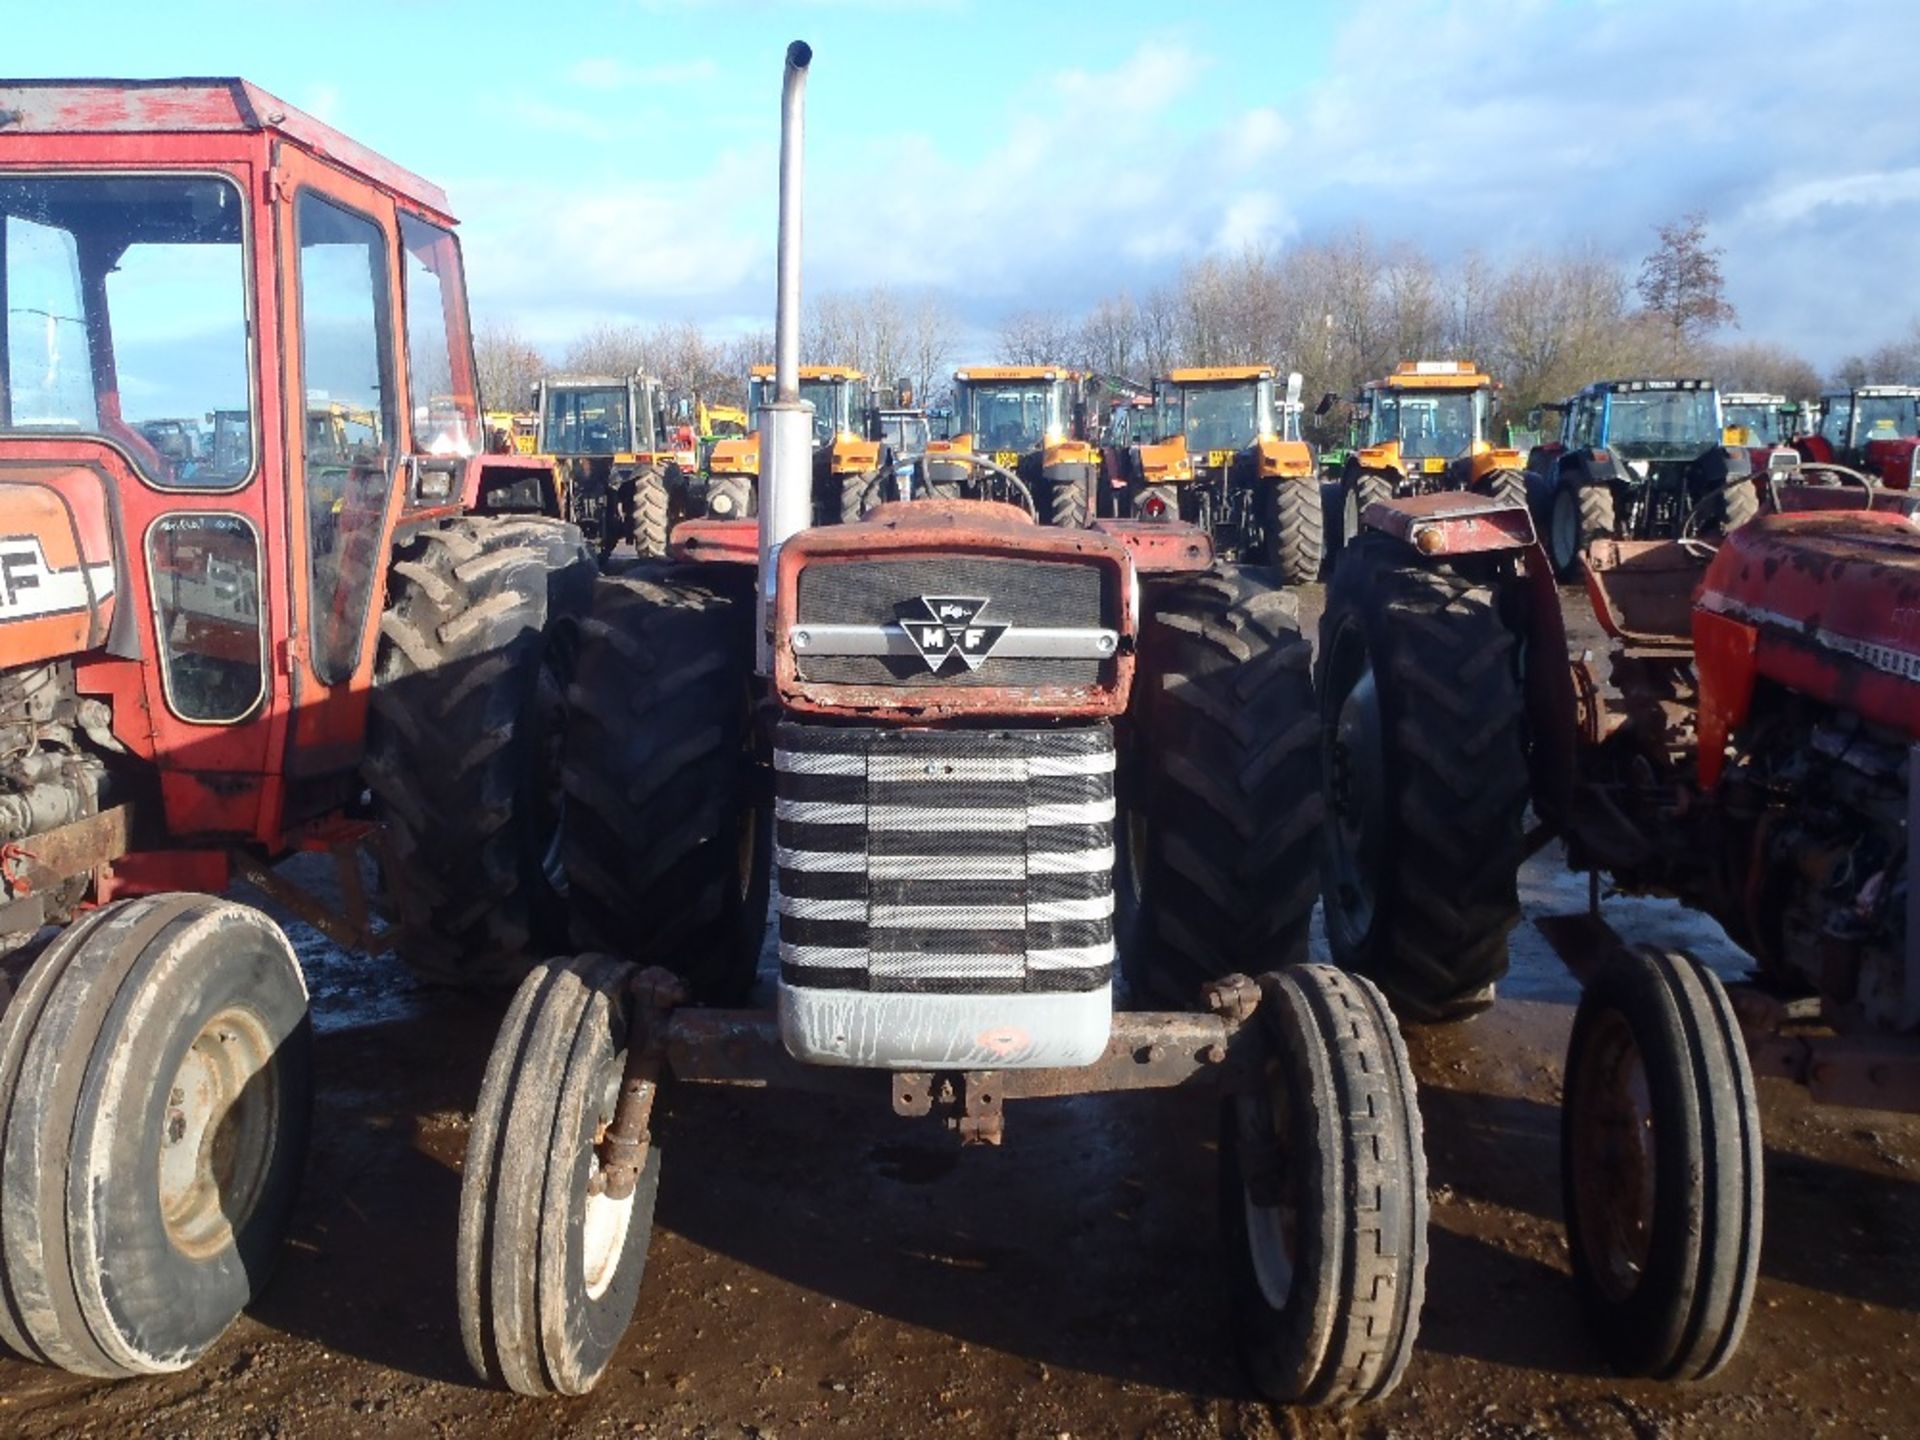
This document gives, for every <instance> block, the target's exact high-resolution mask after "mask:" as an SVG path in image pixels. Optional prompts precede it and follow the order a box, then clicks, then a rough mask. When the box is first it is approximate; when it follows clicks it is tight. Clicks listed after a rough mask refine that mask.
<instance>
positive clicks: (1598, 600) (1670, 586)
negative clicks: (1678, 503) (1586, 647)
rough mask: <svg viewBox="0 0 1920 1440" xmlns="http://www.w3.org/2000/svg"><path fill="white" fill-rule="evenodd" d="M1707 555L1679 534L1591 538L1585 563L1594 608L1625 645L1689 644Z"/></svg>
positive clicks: (1602, 622)
mask: <svg viewBox="0 0 1920 1440" xmlns="http://www.w3.org/2000/svg"><path fill="white" fill-rule="evenodd" d="M1708 558H1709V552H1708V551H1707V550H1706V549H1705V547H1703V546H1700V545H1697V544H1696V545H1693V546H1688V545H1684V544H1682V543H1681V542H1680V541H1678V540H1596V541H1595V542H1594V543H1593V545H1592V546H1591V547H1590V548H1589V549H1588V551H1587V556H1586V566H1585V574H1586V582H1587V598H1588V599H1589V600H1591V601H1592V602H1593V613H1594V615H1595V616H1596V617H1597V618H1598V619H1599V621H1600V624H1601V626H1602V627H1603V628H1604V629H1605V630H1606V632H1607V633H1608V634H1609V635H1611V636H1613V637H1614V638H1615V639H1616V640H1624V641H1626V642H1627V643H1628V644H1630V645H1646V646H1663V647H1672V646H1686V645H1689V644H1691V643H1692V642H1691V633H1692V632H1691V626H1692V617H1693V592H1694V590H1695V589H1696V588H1697V587H1698V586H1699V584H1700V577H1701V576H1702V575H1703V574H1705V573H1706V562H1707V560H1708Z"/></svg>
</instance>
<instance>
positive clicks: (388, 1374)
mask: <svg viewBox="0 0 1920 1440" xmlns="http://www.w3.org/2000/svg"><path fill="white" fill-rule="evenodd" d="M1315 598H1317V597H1312V596H1310V597H1309V600H1310V604H1311V600H1312V599H1315ZM1558 863H1559V862H1558V857H1557V856H1556V855H1555V854H1553V853H1552V852H1548V853H1545V854H1543V855H1541V856H1539V857H1536V859H1535V860H1534V861H1533V862H1532V863H1531V864H1530V865H1529V866H1528V868H1527V871H1526V873H1525V876H1524V877H1523V896H1524V899H1525V903H1526V907H1527V912H1528V914H1529V915H1530V916H1538V915H1543V914H1548V913H1553V912H1554V911H1556V910H1573V909H1579V908H1582V907H1583V906H1584V904H1585V901H1586V888H1585V882H1584V880H1583V879H1581V878H1580V877H1573V876H1568V875H1566V874H1565V873H1564V872H1563V871H1561V870H1560V869H1559V868H1558ZM1609 913H1610V915H1611V916H1612V918H1613V919H1614V921H1615V923H1616V924H1617V925H1618V927H1619V928H1620V929H1622V930H1623V931H1626V932H1627V933H1628V934H1630V935H1631V936H1632V937H1633V938H1637V939H1644V940H1649V941H1656V942H1660V943H1665V944H1670V945H1675V946H1681V947H1685V948H1691V949H1693V950H1695V951H1696V952H1697V953H1701V954H1703V955H1705V956H1706V957H1707V958H1709V959H1710V961H1711V962H1712V963H1714V964H1715V965H1717V966H1719V967H1721V968H1723V969H1726V970H1728V971H1729V972H1730V973H1731V972H1732V971H1734V970H1737V968H1738V967H1739V965H1740V964H1741V961H1740V957H1739V956H1738V954H1737V952H1735V951H1733V950H1732V948H1731V946H1729V945H1728V944H1727V942H1726V940H1725V938H1724V936H1722V935H1721V934H1720V933H1719V931H1718V930H1717V928H1715V927H1714V926H1712V925H1711V924H1710V923H1707V922H1704V921H1702V920H1701V919H1699V918H1698V917H1696V916H1692V915H1689V914H1688V913H1686V912H1684V911H1682V910H1679V909H1678V908H1677V907H1674V906H1671V905H1664V904H1659V903H1655V902H1646V901H1640V902H1624V901H1622V902H1611V903H1610V908H1609ZM289 929H290V930H291V931H293V933H295V935H296V940H297V943H298V944H299V946H300V948H301V951H302V955H303V958H304V960H305V961H306V963H307V965H308V967H309V971H310V976H311V979H312V984H313V992H314V1006H315V1012H316V1016H317V1019H318V1023H319V1032H320V1033H319V1043H318V1063H319V1066H320V1074H319V1089H320V1098H319V1109H318V1114H317V1116H316V1125H315V1142H314V1149H313V1155H312V1159H311V1162H310V1165H309V1170H308V1175H307V1181H306V1188H305V1191H304V1198H303V1202H302V1204H301V1207H300V1210H299V1213H298V1215H297V1217H296V1221H295V1225H294V1231H293V1236H292V1240H291V1243H290V1245H289V1247H288V1250H287V1252H286V1256H285V1258H284V1260H283V1262H282V1265H281V1268H280V1271H279V1273H278V1274H277V1276H276V1277H275V1279H274V1281H273V1283H272V1285H271V1286H270V1288H269V1289H268V1290H267V1292H266V1294H265V1295H264V1296H263V1298H262V1299H261V1301H260V1302H259V1304H258V1305H257V1306H256V1307H255V1309H254V1311H253V1312H252V1313H251V1314H250V1315H249V1316H247V1317H246V1318H245V1319H243V1320H242V1321H241V1322H240V1323H239V1324H238V1325H237V1326H235V1327H234V1330H233V1331H232V1333H231V1334H230V1335H229V1336H228V1337H227V1338H226V1339H225V1340H223V1341H222V1342H221V1344H220V1345H219V1346H217V1347H216V1348H215V1350H214V1351H213V1353H212V1354H211V1355H210V1356H209V1357H208V1358H207V1360H206V1361H205V1362H204V1363H203V1364H202V1365H200V1366H199V1367H197V1368H196V1369H194V1370H192V1371H190V1372H188V1373H185V1374H182V1375H178V1376H172V1377H166V1378H160V1379H154V1380H148V1381H139V1382H126V1383H120V1384H101V1383H98V1382H93V1381H87V1380H82V1379H77V1378H75V1377H71V1376H66V1375H62V1374H59V1373H57V1372H53V1371H49V1370H44V1369H39V1368H36V1367H33V1366H30V1365H25V1364H21V1363H17V1362H14V1361H11V1360H0V1434H8V1435H13V1436H18V1437H22V1440H26V1437H37V1436H47V1437H52V1436H74V1435H90V1434H98V1435H103V1436H104V1435H111V1436H129V1435H142V1436H147V1435H151V1436H209V1437H214V1436H245V1437H253V1436H296V1435H318V1436H335V1435H338V1436H348V1435H351V1436H361V1435H392V1436H413V1435H419V1436H439V1435H469V1434H487V1435H497V1436H504V1437H517V1436H529V1437H531V1436H547V1435H579V1436H589V1435H594V1436H597V1435H663V1436H708V1437H748V1440H752V1437H759V1440H769V1437H773V1436H792V1435H798V1434H821V1435H831V1436H841V1435H845V1436H918V1435H923V1434H938V1435H954V1436H1008V1437H1059V1436H1069V1435H1070V1436H1083V1437H1085V1436H1116V1437H1204V1436H1249V1437H1257V1436H1274V1435H1286V1436H1342V1437H1387V1436H1404V1437H1415V1436H1469V1437H1488V1440H1505V1437H1523V1436H1525V1437H1533V1436H1542V1437H1544V1436H1577V1437H1594V1440H1601V1437H1608V1440H1610V1437H1622V1440H1628V1437H1632V1440H1647V1437H1656V1436H1660V1437H1664V1436H1674V1437H1680V1436H1693V1435H1731V1434H1739V1435H1742V1436H1749V1437H1754V1440H1761V1437H1775V1436H1778V1437H1800V1436H1807V1435H1815V1434H1817V1435H1828V1434H1831V1435H1843V1436H1888V1437H1893V1436H1903V1435H1911V1434H1914V1433H1916V1431H1920V1379H1917V1378H1916V1376H1915V1374H1914V1369H1915V1367H1914V1357H1915V1355H1916V1354H1917V1353H1920V1350H1917V1349H1916V1345H1915V1335H1916V1328H1920V1316H1916V1310H1917V1309H1920V1239H1916V1237H1920V1119H1915V1118H1913V1117H1898V1116H1890V1115H1883V1114H1874V1113H1868V1112H1864V1111H1842V1110H1823V1109H1819V1108H1816V1107H1814V1106H1812V1105H1810V1104H1809V1103H1808V1102H1807V1100H1806V1098H1805V1096H1804V1095H1803V1094H1801V1093H1800V1092H1799V1091H1797V1090H1795V1089H1793V1088H1791V1087H1789V1086H1786V1085H1784V1084H1780V1083H1777V1082H1773V1081H1765V1082H1762V1086H1761V1089H1762V1106H1763V1112H1764V1117H1765V1125H1766V1132H1767V1146H1768V1155H1767V1174H1766V1183H1767V1227H1768V1228H1767V1233H1766V1242H1765V1250H1764V1254H1763V1257H1762V1280H1761V1285H1760V1290H1759V1299H1758V1302H1757V1304H1756V1306H1755V1311H1754V1317H1753V1321H1752V1323H1751V1325H1750V1327H1749V1329H1748V1332H1747V1338H1746V1343H1745V1346H1744V1349H1743V1350H1742V1351H1741V1353H1740V1355H1739V1357H1738V1358H1737V1359H1736V1361H1735V1362H1734V1363H1733V1364H1732V1365H1731V1366H1730V1367H1729V1369H1728V1370H1727V1371H1726V1372H1725V1373H1724V1374H1722V1375H1721V1376H1720V1377H1718V1378H1716V1379H1715V1380H1713V1381H1711V1382H1708V1383H1706V1384H1703V1385H1697V1386H1690V1387H1668V1386H1661V1385H1655V1384H1650V1383H1640V1382H1631V1383H1629V1382H1622V1381H1620V1380H1617V1379H1615V1378H1613V1377H1611V1376H1610V1375H1608V1374H1607V1373H1605V1372H1604V1370H1603V1369H1602V1368H1601V1367H1600V1366H1599V1364H1598V1362H1597V1359H1596V1354H1595V1351H1594V1349H1593V1347H1592V1345H1591V1344H1590V1343H1589V1340H1588V1337H1587V1335H1586V1333H1585V1331H1584V1330H1583V1328H1582V1324H1581V1319H1580V1315H1579V1313H1578V1310H1577V1308H1576V1305H1575V1301H1574V1296H1573V1292H1572V1289H1571V1286H1570V1283H1569V1279H1568V1271H1567V1261H1566V1253H1565V1243H1564V1240H1563V1238H1562V1232H1561V1226H1560V1198H1559V1191H1558V1179H1557V1171H1558V1162H1557V1154H1558V1120H1557V1111H1556V1104H1557V1099H1558V1092H1559V1081H1560V1063H1561V1052H1562V1048H1563V1046H1564V1043H1565V1038H1566V1032H1567V1028H1568V1024H1569V1022H1570V1019H1571V1014H1572V1001H1573V998H1574V992H1573V988H1572V986H1571V984H1570V983H1569V982H1568V980H1567V978H1566V976H1565V974H1564V972H1563V971H1561V970H1560V968H1559V966H1558V964H1557V962H1556V961H1554V959H1553V958H1552V956H1551V954H1550V952H1548V950H1547V948H1546V946H1545V944H1544V942H1543V941H1542V940H1541V939H1540V937H1539V935H1538V933H1537V932H1536V931H1535V930H1534V929H1533V927H1532V926H1531V924H1524V925H1523V926H1522V927H1521V929H1520V930H1519V931H1518V932H1517V933H1516V936H1515V945H1514V971H1513V974H1512V976H1511V977H1510V978H1509V980H1508V981H1507V982H1506V983H1505V984H1504V985H1503V987H1502V992H1501V998H1500V1000H1499V1002H1498V1003H1497V1004H1496V1005H1494V1006H1493V1008H1492V1009H1491V1010H1489V1011H1488V1012H1486V1013H1485V1014H1483V1015H1482V1016H1480V1017H1478V1018H1477V1019H1475V1020H1472V1021H1470V1022H1468V1023H1466V1024H1463V1025H1459V1026H1455V1027H1451V1028H1446V1029H1435V1030H1419V1031H1415V1032H1413V1033H1412V1035H1411V1037H1410V1040H1411V1050H1412V1055H1413V1061H1414V1066H1415V1069H1416V1071H1417V1073H1418V1075H1419V1079H1420V1083H1421V1087H1422V1088H1421V1097H1420V1098H1421V1107H1422V1111H1423V1114H1424V1116H1425V1120H1426V1126H1427V1141H1428V1149H1429V1156H1430V1162H1431V1169H1432V1174H1431V1183H1432V1187H1433V1230H1432V1265H1431V1270H1430V1275H1429V1283H1428V1299H1427V1306H1426V1310H1425V1313H1424V1317H1423V1325H1422V1330H1421V1336H1420V1348H1419V1352H1418V1354H1417V1355H1416V1357H1415V1360H1414V1363H1413V1365H1412V1368H1411V1369H1410V1371H1409V1372H1408V1375H1407V1379H1406V1382H1405V1384H1404V1385H1403V1386H1402V1387H1401V1389H1400V1390H1399V1391H1398V1392H1397V1393H1396V1394H1395V1395H1393V1396H1392V1397H1390V1398H1389V1399H1388V1400H1387V1401H1385V1402H1384V1403H1382V1404H1380V1405H1378V1406H1375V1407H1373V1408H1371V1409H1368V1410H1364V1411H1361V1412H1357V1413H1355V1414H1353V1415H1350V1416H1347V1417H1344V1418H1331V1417H1322V1416H1314V1415H1299V1414H1290V1413H1285V1412H1274V1411H1272V1410H1270V1409H1269V1408H1268V1407H1266V1406H1265V1405H1263V1404H1260V1403H1259V1402H1257V1401H1256V1400H1255V1399H1254V1398H1253V1397H1252V1396H1251V1395H1250V1393H1249V1392H1248V1390H1247V1387H1246V1385H1245V1383H1244V1381H1243V1380H1242V1379H1241V1377H1240V1374H1239V1372H1238V1370H1237V1368H1236V1366H1235V1364H1234V1363H1233V1360H1232V1357H1231V1347H1230V1342H1229V1336H1228V1331H1227V1324H1226V1316H1225V1312H1224V1306H1223V1302H1222V1298H1221V1294H1222V1283H1221V1270H1220V1266H1221V1260H1220V1256H1219V1247H1218V1241H1217V1226H1216V1219H1215V1211H1216V1204H1217V1201H1216V1197H1215V1194H1214V1169H1215V1164H1214V1154H1213V1140H1212V1134H1213V1117H1212V1116H1211V1114H1210V1113H1209V1112H1208V1109H1207V1107H1206V1106H1204V1105H1201V1104H1198V1103H1196V1102H1195V1101H1194V1100H1193V1099H1192V1098H1191V1097H1179V1096H1162V1097H1151V1098H1145V1099H1108V1098H1088V1099H1079V1100H1065V1101H1047V1102H1033V1103H1031V1104H1028V1105H1024V1106H1022V1107H1018V1108H1016V1109H1014V1110H1013V1111H1012V1112H1010V1114H1009V1116H1008V1126H1007V1138H1006V1144H1005V1145H1004V1146H1003V1147H1002V1148H1000V1149H997V1150H995V1149H976V1150H970V1151H966V1152H964V1153H963V1152H960V1151H958V1150H957V1149H955V1148H953V1147H952V1146H951V1145H950V1144H949V1143H948V1142H947V1141H946V1139H945V1138H944V1136H942V1135H940V1134H938V1133H935V1132H932V1131H930V1130H928V1129H927V1128H925V1127H919V1126H915V1125H913V1124H911V1123H909V1122H906V1121H901V1120H896V1119H895V1118H894V1117H892V1116H891V1115H890V1114H888V1113H884V1112H881V1111H878V1110H876V1109H873V1108H869V1107H865V1106H861V1105H855V1104H851V1103H840V1102H830V1101H822V1100H815V1099H804V1098H797V1097H794V1096H791V1095H780V1094H776V1093H767V1092H756V1091H725V1092H722V1091H717V1090H708V1091H704V1092H703V1091H700V1090H698V1089H697V1088H695V1087H683V1088H682V1089H681V1090H680V1092H679V1093H678V1096H677V1097H676V1100H675V1104H674V1109H673V1114H672V1116H671V1120H670V1127H669V1128H668V1129H667V1130H666V1132H665V1133H664V1135H663V1139H662V1142H661V1143H662V1146H663V1150H664V1154H665V1156H666V1164H665V1177H664V1180H663V1184H662V1189H661V1196H660V1205H659V1229H658V1231H657V1232H656V1236H655V1241H654V1249H653V1254H652V1258H651V1261H650V1266H649V1270H648V1274H647V1278H646V1283H645V1286H644V1288H643V1290H642V1296H641V1309H640V1314H639V1317H638V1319H637V1320H636V1322H635V1324H634V1326H633V1329H632V1331H631V1333H630V1334H629V1336H628V1339H627V1341H626V1343H625V1345H624V1346H623V1348H622V1349H621V1351H620V1353H619V1355H618V1356H617V1357H616V1359H615V1362H614V1365H613V1368H612V1371H611V1373H610V1374H609V1376H608V1378H607V1380H606V1382H605V1383H604V1384H603V1385H602V1386H601V1387H600V1389H599V1390H597V1391H596V1392H595V1393H594V1394H593V1395H591V1396H588V1397H585V1398H582V1399H579V1400H571V1401H549V1402H537V1401H530V1400H522V1399H518V1398H515V1397H512V1396H508V1395H503V1394H499V1393H495V1392H490V1391H487V1390H483V1389H481V1388H479V1387H478V1386H477V1385H476V1384H475V1383H474V1381H473V1380H472V1378H471V1377H470V1375H469V1374H468V1372H467V1369H466V1365H465V1361H464V1359H463V1357H462V1354H461V1350H460V1341H459V1336H458V1333H457V1329H456V1325H455V1318H454V1299H453V1235H454V1214H455V1205H456V1200H457V1194H458V1189H459V1168H460V1164H461V1157H462V1154H463V1151H464V1148H465V1143H466V1130H467V1113H466V1112H467V1107H468V1106H469V1105H470V1104H471V1103H472V1099H473V1096H474V1095H475V1094H476V1093H477V1091H478V1088H479V1077H480V1071H481V1067H482V1065H483V1064H484V1062H485V1058H486V1051H487V1047H488V1045H489V1043H490V1040H491V1035H492V1030H493V1027H494V1025H495V1023H496V1021H497V1018H498V1011H499V1005H498V1003H497V1002H494V1003H483V1002H479V1001H475V1000H472V999H467V998H463V997H453V996H446V995H440V994H430V993H423V992H420V991H418V990H416V989H415V988H413V987H412V986H411V985H410V983H409V982H408V981H407V980H406V979H405V978H404V977H402V976H401V975H399V974H398V973H397V972H396V971H395V970H394V969H393V968H392V966H391V965H390V964H389V963H387V962H374V961H367V960H364V959H360V958H357V957H354V956H351V955H346V954H343V953H341V952H340V951H338V950H336V949H334V948H333V947H331V946H329V945H327V944H326V943H325V942H324V941H323V940H321V939H320V938H319V937H318V936H317V935H314V934H313V933H312V932H310V931H306V930H304V929H303V928H302V927H298V926H292V925H290V926H289Z"/></svg>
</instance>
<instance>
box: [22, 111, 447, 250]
mask: <svg viewBox="0 0 1920 1440" xmlns="http://www.w3.org/2000/svg"><path fill="white" fill-rule="evenodd" d="M267 130H271V131H275V132H277V133H279V134H281V135H285V136H286V137H287V138H288V139H290V140H292V141H294V142H295V143H296V144H298V145H301V146H303V147H304V148H306V149H308V150H312V151H314V152H315V153H316V154H319V155H321V156H324V157H325V158H326V159H328V160H331V161H333V162H334V164H336V165H339V166H341V167H342V168H344V169H347V170H353V171H356V172H358V173H359V174H360V175H362V176H364V177H365V178H366V179H368V180H370V181H372V182H373V183H374V184H376V185H380V186H383V187H385V188H386V189H388V190H391V191H393V192H395V193H396V194H398V195H400V196H402V197H403V198H405V199H408V200H411V201H413V202H414V203H415V204H416V205H419V206H422V207H423V208H425V209H428V210H433V211H437V212H438V213H439V214H441V215H443V216H449V218H450V212H449V211H448V209H447V194H446V191H444V190H442V189H441V188H440V187H439V186H438V185H435V184H434V183H433V182H432V181H430V180H423V179H421V178H420V177H419V176H418V175H415V174H414V173H413V172H412V171H411V170H407V169H405V168H404V167H402V166H399V165H396V164H394V163H393V162H392V161H391V160H388V159H386V158H385V157H383V156H380V155H376V154H375V153H374V152H373V151H371V150H369V149H368V148H367V147H366V146H364V145H362V144H360V142H359V141H357V140H350V139H348V138H347V137H346V136H345V135H342V134H341V133H340V132H339V131H338V130H335V129H334V128H333V127H332V126H330V125H327V124H324V123H322V122H321V121H319V120H316V119H314V118H313V116H311V115H309V114H307V113H306V112H305V111H303V110H299V109H296V108H295V107H294V106H292V105H289V104H287V102H286V101H284V100H281V99H279V98H277V97H275V96H273V95H270V94H268V93H267V92H266V91H265V90H262V89H261V88H260V87H259V86H258V85H253V84H249V83H248V82H247V81H245V80H239V79H233V78H214V79H186V80H0V144H3V143H4V141H5V140H6V138H7V137H8V136H9V135H137V134H162V133H164V134H174V135H182V134H210V133H220V132H234V131H251V132H259V131H267ZM0 154H4V150H0Z"/></svg>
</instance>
